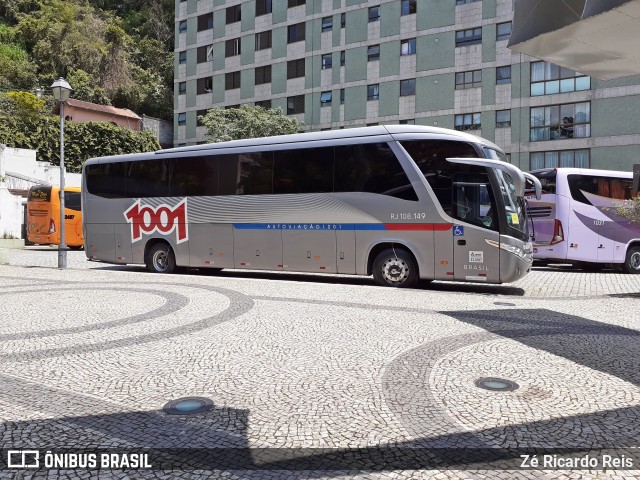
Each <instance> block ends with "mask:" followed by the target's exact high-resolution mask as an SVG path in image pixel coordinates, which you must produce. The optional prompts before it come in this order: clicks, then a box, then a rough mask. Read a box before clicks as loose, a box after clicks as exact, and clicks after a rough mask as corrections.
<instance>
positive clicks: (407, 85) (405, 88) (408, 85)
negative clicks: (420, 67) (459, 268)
mask: <svg viewBox="0 0 640 480" xmlns="http://www.w3.org/2000/svg"><path fill="white" fill-rule="evenodd" d="M415 94H416V79H415V78H411V79H409V80H400V96H401V97H408V96H410V95H415Z"/></svg>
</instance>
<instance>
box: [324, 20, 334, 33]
mask: <svg viewBox="0 0 640 480" xmlns="http://www.w3.org/2000/svg"><path fill="white" fill-rule="evenodd" d="M331 30H333V17H324V18H323V19H322V31H323V32H330V31H331Z"/></svg>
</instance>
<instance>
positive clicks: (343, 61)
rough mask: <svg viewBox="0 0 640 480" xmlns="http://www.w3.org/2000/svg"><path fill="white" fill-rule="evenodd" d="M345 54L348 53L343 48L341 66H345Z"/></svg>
mask: <svg viewBox="0 0 640 480" xmlns="http://www.w3.org/2000/svg"><path fill="white" fill-rule="evenodd" d="M345 55H346V53H345V51H344V50H342V51H341V52H340V66H341V67H344V64H345Z"/></svg>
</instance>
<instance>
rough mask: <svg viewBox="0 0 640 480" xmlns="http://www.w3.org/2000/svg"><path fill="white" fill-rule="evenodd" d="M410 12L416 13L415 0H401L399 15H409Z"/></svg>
mask: <svg viewBox="0 0 640 480" xmlns="http://www.w3.org/2000/svg"><path fill="white" fill-rule="evenodd" d="M412 13H416V0H402V3H401V4H400V15H411V14H412Z"/></svg>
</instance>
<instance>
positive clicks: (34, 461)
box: [7, 450, 40, 468]
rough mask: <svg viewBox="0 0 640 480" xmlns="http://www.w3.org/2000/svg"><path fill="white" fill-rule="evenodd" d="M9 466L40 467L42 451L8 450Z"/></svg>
mask: <svg viewBox="0 0 640 480" xmlns="http://www.w3.org/2000/svg"><path fill="white" fill-rule="evenodd" d="M7 467H8V468H38V467H40V452H39V451H38V450H9V451H8V452H7Z"/></svg>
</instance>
